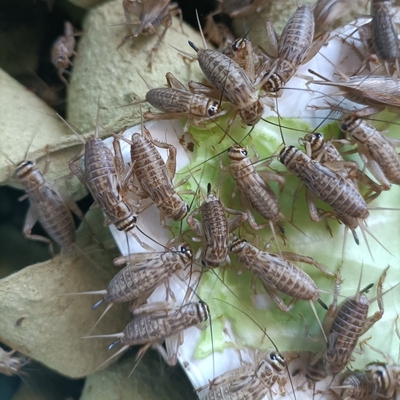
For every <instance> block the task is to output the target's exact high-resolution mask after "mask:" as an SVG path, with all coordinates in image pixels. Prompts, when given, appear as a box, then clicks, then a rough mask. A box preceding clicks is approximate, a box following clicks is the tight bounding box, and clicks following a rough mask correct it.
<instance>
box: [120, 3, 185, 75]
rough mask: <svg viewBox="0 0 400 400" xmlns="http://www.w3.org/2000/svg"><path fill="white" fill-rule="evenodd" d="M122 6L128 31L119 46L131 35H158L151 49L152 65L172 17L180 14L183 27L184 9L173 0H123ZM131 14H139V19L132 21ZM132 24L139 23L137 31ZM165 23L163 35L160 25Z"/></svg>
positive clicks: (150, 62) (150, 65)
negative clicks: (140, 0)
mask: <svg viewBox="0 0 400 400" xmlns="http://www.w3.org/2000/svg"><path fill="white" fill-rule="evenodd" d="M122 6H123V8H124V13H125V20H126V26H127V30H128V33H127V34H126V36H125V37H124V39H123V40H122V42H121V43H120V45H119V46H118V48H120V47H121V46H123V45H124V44H125V42H126V41H127V40H129V39H130V38H131V37H135V38H136V37H138V36H139V35H154V34H156V35H158V40H157V43H156V44H155V45H154V47H153V48H152V49H151V50H150V61H149V65H148V66H149V68H151V67H152V64H153V61H154V57H155V55H156V53H157V51H158V48H159V47H160V44H161V42H162V41H163V39H164V36H165V34H166V33H167V31H168V29H169V28H170V27H171V25H172V17H173V16H175V15H179V17H180V23H181V27H182V10H181V9H180V8H179V5H178V3H175V2H171V0H144V1H143V2H139V1H136V0H123V1H122ZM131 14H133V15H135V16H138V17H139V21H136V22H132V18H131ZM131 25H139V26H138V28H137V29H136V31H135V32H133V31H132V28H131ZM161 25H163V26H164V30H163V31H162V33H161V35H159V34H158V29H159V27H160V26H161Z"/></svg>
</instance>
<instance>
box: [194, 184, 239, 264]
mask: <svg viewBox="0 0 400 400" xmlns="http://www.w3.org/2000/svg"><path fill="white" fill-rule="evenodd" d="M200 213H201V218H202V220H201V223H200V222H199V221H198V220H196V219H195V217H196V216H197V215H198V214H200ZM225 213H229V214H233V215H236V216H237V217H235V218H234V219H233V220H231V221H228V219H227V217H226V214H225ZM246 220H247V214H246V213H244V212H242V211H238V210H234V209H232V208H227V207H225V206H224V204H223V203H222V201H221V200H220V199H219V198H218V197H217V196H216V195H215V194H214V193H212V192H211V184H208V185H207V197H206V198H205V199H204V202H203V204H202V205H201V206H200V207H199V208H197V209H196V210H194V211H193V212H191V213H190V214H189V215H188V217H187V223H188V224H189V226H190V228H191V229H192V230H193V231H195V232H196V233H197V234H198V235H199V236H201V237H202V238H203V240H204V242H205V248H203V251H202V256H201V263H202V265H203V266H204V267H208V268H216V267H218V266H219V265H220V264H221V263H222V262H224V261H226V260H229V258H228V244H229V234H230V233H232V232H233V231H234V230H235V229H237V228H238V227H239V226H240V225H241V224H242V223H243V222H244V221H246Z"/></svg>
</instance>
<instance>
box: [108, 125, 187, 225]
mask: <svg viewBox="0 0 400 400" xmlns="http://www.w3.org/2000/svg"><path fill="white" fill-rule="evenodd" d="M143 130H144V132H145V134H146V136H144V135H142V134H140V133H134V134H133V135H132V138H131V140H127V139H125V138H123V137H120V136H117V135H115V136H114V146H118V147H119V140H120V139H122V140H124V141H126V142H127V143H129V144H130V145H131V160H132V166H131V173H132V176H134V177H135V178H136V179H137V182H138V184H135V183H132V182H131V183H130V186H129V187H130V189H131V190H132V191H134V192H135V193H136V194H137V195H138V196H139V197H140V198H141V199H146V198H149V199H150V200H151V201H152V202H153V203H154V204H155V205H156V206H157V207H158V209H159V210H160V211H161V222H162V224H163V225H165V218H172V219H173V220H174V221H180V220H182V219H183V218H184V217H185V216H186V214H187V212H188V210H189V207H188V205H187V203H186V202H185V201H184V200H183V199H182V198H181V197H180V195H179V194H178V193H177V192H176V191H175V187H177V186H179V185H181V184H183V183H184V182H185V180H183V181H181V182H179V183H178V184H176V185H174V184H173V183H172V179H173V178H174V176H175V171H176V148H175V147H174V146H172V145H170V144H168V143H164V142H160V141H158V140H155V139H153V138H152V137H151V134H150V132H149V131H148V129H147V128H146V127H144V126H143ZM156 147H158V148H161V149H166V150H168V159H167V162H166V163H165V162H164V160H163V159H162V157H161V155H160V153H159V152H158V151H157V149H156ZM150 204H151V203H149V204H148V205H147V206H141V207H140V208H139V212H140V211H142V210H143V209H146V208H147V207H148V206H149V205H150Z"/></svg>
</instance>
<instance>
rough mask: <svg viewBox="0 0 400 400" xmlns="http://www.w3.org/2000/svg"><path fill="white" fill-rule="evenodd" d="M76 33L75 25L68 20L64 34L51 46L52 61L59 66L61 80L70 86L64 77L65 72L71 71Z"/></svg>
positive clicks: (58, 72)
mask: <svg viewBox="0 0 400 400" xmlns="http://www.w3.org/2000/svg"><path fill="white" fill-rule="evenodd" d="M74 49H75V33H74V27H73V26H72V24H71V23H70V22H68V21H66V22H65V23H64V35H63V36H60V37H59V38H58V39H57V40H56V41H55V42H54V44H53V47H52V48H51V62H52V63H53V65H54V66H55V67H56V68H57V74H58V77H59V78H60V80H61V81H62V82H63V83H64V84H65V86H68V81H67V80H66V79H65V78H64V73H69V71H67V68H69V67H70V66H72V61H71V57H72V56H73V55H76V53H75V50H74Z"/></svg>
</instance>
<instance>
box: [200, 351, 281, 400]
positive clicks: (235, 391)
mask: <svg viewBox="0 0 400 400" xmlns="http://www.w3.org/2000/svg"><path fill="white" fill-rule="evenodd" d="M286 371H287V367H286V362H285V358H284V357H283V355H282V354H280V353H278V352H275V351H271V352H269V353H266V354H265V355H264V356H263V357H261V358H260V359H259V360H257V361H256V362H255V364H254V365H253V364H250V363H246V364H244V365H242V366H241V367H239V368H236V369H233V370H230V371H228V372H226V373H224V374H222V375H220V376H218V377H217V378H215V379H213V380H212V381H211V382H210V383H209V385H207V386H205V387H203V388H200V389H199V390H201V392H200V393H199V398H200V400H215V399H224V400H242V399H263V398H264V396H266V395H267V394H268V393H271V388H272V386H273V385H274V384H275V382H278V384H279V390H280V394H281V395H283V394H284V393H285V390H284V387H285V384H286V382H287V372H286Z"/></svg>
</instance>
